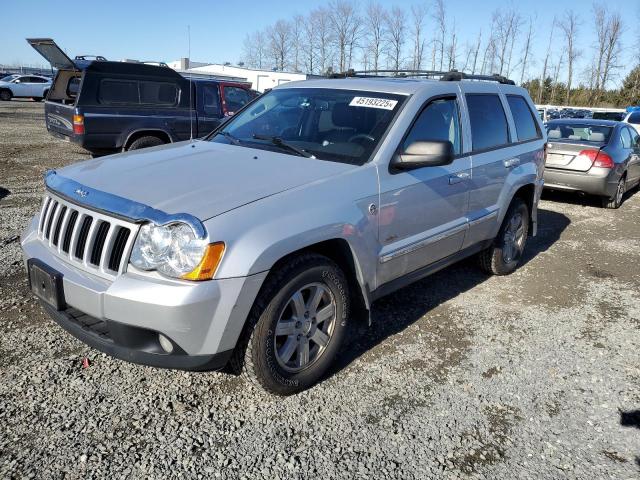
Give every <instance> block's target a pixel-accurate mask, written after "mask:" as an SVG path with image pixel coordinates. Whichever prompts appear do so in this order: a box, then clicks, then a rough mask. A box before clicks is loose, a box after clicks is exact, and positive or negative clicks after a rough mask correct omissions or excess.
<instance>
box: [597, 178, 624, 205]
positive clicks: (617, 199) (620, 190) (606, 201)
mask: <svg viewBox="0 0 640 480" xmlns="http://www.w3.org/2000/svg"><path fill="white" fill-rule="evenodd" d="M626 185H627V178H626V177H625V176H622V177H621V178H620V181H619V182H618V186H617V187H616V193H614V194H613V197H611V198H608V197H603V198H602V206H603V207H604V208H611V209H616V208H620V205H622V198H623V197H624V194H625V192H626V190H627V189H626Z"/></svg>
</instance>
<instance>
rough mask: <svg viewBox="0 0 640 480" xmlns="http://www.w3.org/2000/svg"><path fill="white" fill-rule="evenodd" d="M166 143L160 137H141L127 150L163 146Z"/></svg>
mask: <svg viewBox="0 0 640 480" xmlns="http://www.w3.org/2000/svg"><path fill="white" fill-rule="evenodd" d="M164 143H165V142H164V141H163V140H162V139H161V138H158V137H153V136H146V137H140V138H138V139H137V140H135V141H134V142H133V143H132V144H131V145H129V148H127V150H139V149H140V148H147V147H157V146H158V145H163V144H164Z"/></svg>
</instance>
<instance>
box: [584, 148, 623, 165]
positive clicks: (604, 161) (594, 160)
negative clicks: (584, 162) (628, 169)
mask: <svg viewBox="0 0 640 480" xmlns="http://www.w3.org/2000/svg"><path fill="white" fill-rule="evenodd" d="M578 156H584V157H587V158H588V159H589V160H591V166H592V167H600V168H613V167H614V163H613V158H611V157H610V156H609V155H607V154H606V153H604V152H602V151H600V150H582V151H581V152H580V153H579V154H578Z"/></svg>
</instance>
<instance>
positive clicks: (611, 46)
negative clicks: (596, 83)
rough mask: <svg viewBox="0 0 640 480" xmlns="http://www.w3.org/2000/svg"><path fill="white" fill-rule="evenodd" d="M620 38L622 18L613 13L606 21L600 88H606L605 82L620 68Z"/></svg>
mask: <svg viewBox="0 0 640 480" xmlns="http://www.w3.org/2000/svg"><path fill="white" fill-rule="evenodd" d="M621 36H622V17H621V16H620V14H619V13H613V14H612V15H611V16H610V17H609V20H608V21H607V43H606V50H605V56H604V59H603V65H602V82H601V88H602V89H605V88H607V82H608V81H609V80H610V79H611V76H612V75H613V72H614V71H615V70H616V69H618V68H620V65H619V64H618V63H617V62H618V60H619V57H620V53H621V51H622V45H621V42H620V37H621Z"/></svg>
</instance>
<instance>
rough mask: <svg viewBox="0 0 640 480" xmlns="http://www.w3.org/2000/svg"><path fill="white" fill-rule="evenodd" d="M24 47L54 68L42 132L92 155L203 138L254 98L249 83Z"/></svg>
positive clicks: (50, 44) (45, 43)
mask: <svg viewBox="0 0 640 480" xmlns="http://www.w3.org/2000/svg"><path fill="white" fill-rule="evenodd" d="M27 41H28V42H29V43H30V44H31V45H32V46H33V47H34V48H35V49H36V50H37V51H38V52H39V53H40V54H41V55H42V56H43V57H44V58H46V59H47V60H48V61H49V62H50V63H51V65H52V66H53V67H55V68H57V69H58V73H57V75H56V77H55V80H54V82H53V85H52V87H51V90H50V92H49V95H48V96H47V99H46V102H45V118H46V124H47V130H49V133H51V134H52V135H53V136H55V137H57V138H60V139H63V140H67V141H72V142H74V143H77V144H78V145H80V146H82V147H83V148H85V149H86V150H89V151H90V152H91V153H93V154H97V155H102V154H108V153H114V152H118V151H125V150H135V149H138V148H144V147H151V146H155V145H161V144H163V143H171V142H176V141H180V140H187V139H189V138H198V137H202V136H204V135H206V134H207V133H209V132H211V131H212V130H213V129H214V128H216V127H217V126H218V125H219V124H220V122H221V121H222V119H223V118H225V117H227V116H230V115H233V114H234V113H235V112H236V111H238V110H239V109H240V108H242V107H243V106H244V105H245V104H246V103H248V102H249V101H250V100H252V99H253V98H254V97H255V93H254V92H253V91H251V90H250V87H251V86H250V84H249V83H244V82H238V81H227V80H218V79H210V78H191V79H190V78H185V77H184V76H182V75H180V74H179V73H178V72H176V71H174V70H172V69H170V68H168V67H161V66H155V65H147V64H143V63H127V62H110V61H104V60H93V61H86V60H75V61H72V60H71V59H70V58H69V57H67V55H66V54H65V53H64V52H63V51H62V50H61V49H60V48H59V47H58V46H57V45H56V44H55V42H54V41H53V40H51V39H28V40H27Z"/></svg>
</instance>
